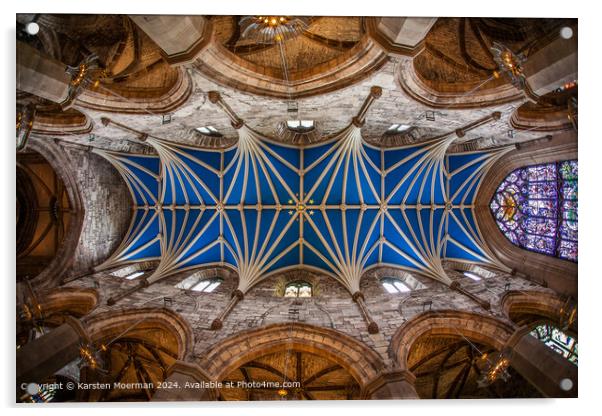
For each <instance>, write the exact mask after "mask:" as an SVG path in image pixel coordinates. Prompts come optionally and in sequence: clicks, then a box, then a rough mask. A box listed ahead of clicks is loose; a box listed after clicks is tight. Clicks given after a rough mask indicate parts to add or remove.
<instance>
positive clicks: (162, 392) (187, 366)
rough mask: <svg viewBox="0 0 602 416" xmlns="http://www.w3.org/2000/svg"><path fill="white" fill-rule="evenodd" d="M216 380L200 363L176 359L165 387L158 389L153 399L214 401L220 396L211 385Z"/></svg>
mask: <svg viewBox="0 0 602 416" xmlns="http://www.w3.org/2000/svg"><path fill="white" fill-rule="evenodd" d="M215 382H216V380H211V379H209V377H208V376H207V375H206V373H205V372H204V371H203V370H202V369H201V368H200V367H199V366H198V365H196V364H191V363H187V362H184V361H176V362H175V363H174V364H173V365H172V366H171V367H170V368H169V370H168V371H167V379H166V380H165V386H164V387H165V388H161V389H157V391H156V392H155V395H154V396H153V397H152V399H151V401H153V402H173V401H178V402H180V401H214V400H217V398H218V396H219V391H218V389H217V388H215V387H213V386H212V385H211V383H215ZM187 383H188V385H187ZM176 386H177V387H176Z"/></svg>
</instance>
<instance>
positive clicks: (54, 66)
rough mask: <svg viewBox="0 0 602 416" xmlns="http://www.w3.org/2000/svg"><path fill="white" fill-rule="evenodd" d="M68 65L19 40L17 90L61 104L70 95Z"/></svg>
mask: <svg viewBox="0 0 602 416" xmlns="http://www.w3.org/2000/svg"><path fill="white" fill-rule="evenodd" d="M66 68H67V67H66V65H65V64H63V63H62V62H60V61H57V60H56V59H53V58H51V57H50V56H46V55H44V54H42V53H41V52H39V51H38V50H37V49H35V48H34V47H32V46H30V45H28V44H26V43H23V42H20V41H17V90H21V91H25V92H28V93H30V94H33V95H37V96H38V97H42V98H45V99H47V100H50V101H52V102H55V103H58V104H61V103H63V102H65V101H66V100H67V98H68V97H69V83H70V81H71V77H70V76H69V74H67V72H65V69H66Z"/></svg>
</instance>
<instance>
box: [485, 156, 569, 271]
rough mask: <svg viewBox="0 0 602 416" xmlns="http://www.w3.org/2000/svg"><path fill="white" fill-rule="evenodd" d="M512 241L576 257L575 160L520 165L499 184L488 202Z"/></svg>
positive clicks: (551, 254)
mask: <svg viewBox="0 0 602 416" xmlns="http://www.w3.org/2000/svg"><path fill="white" fill-rule="evenodd" d="M490 208H491V212H492V213H493V216H494V217H495V220H496V222H497V225H498V227H499V228H500V230H501V231H502V232H503V233H504V235H505V236H506V238H508V240H510V241H511V242H512V243H513V244H515V245H517V246H519V247H521V248H524V249H527V250H531V251H536V252H538V253H542V254H547V255H549V256H556V257H559V258H562V259H567V260H571V261H577V231H578V230H577V161H576V160H569V161H564V162H556V163H547V164H544V165H536V166H529V167H525V168H520V169H517V170H515V171H513V172H512V173H511V174H509V175H508V176H507V177H506V179H504V181H503V182H502V184H501V185H500V186H499V187H498V189H497V191H496V193H495V195H494V196H493V199H492V201H491V204H490Z"/></svg>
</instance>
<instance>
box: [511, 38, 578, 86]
mask: <svg viewBox="0 0 602 416" xmlns="http://www.w3.org/2000/svg"><path fill="white" fill-rule="evenodd" d="M573 31H574V34H573V37H572V38H571V39H563V38H561V37H558V38H556V40H554V41H553V42H551V43H550V44H548V45H546V46H545V47H543V48H542V49H540V50H538V51H537V52H535V53H534V54H533V55H531V56H529V57H528V59H527V62H525V64H524V65H523V73H524V74H525V76H526V78H527V82H528V83H529V87H531V89H532V90H533V92H535V94H537V95H544V94H546V93H548V92H550V91H553V90H555V89H556V88H558V87H561V86H562V85H563V84H565V83H567V82H572V81H575V80H577V30H576V28H574V29H573Z"/></svg>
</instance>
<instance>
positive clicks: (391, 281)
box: [380, 277, 412, 293]
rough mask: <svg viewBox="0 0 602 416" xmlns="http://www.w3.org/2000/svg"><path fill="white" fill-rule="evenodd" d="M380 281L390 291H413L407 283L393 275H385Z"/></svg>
mask: <svg viewBox="0 0 602 416" xmlns="http://www.w3.org/2000/svg"><path fill="white" fill-rule="evenodd" d="M380 282H381V284H382V285H383V287H384V288H385V290H386V291H387V292H389V293H406V292H411V291H412V289H410V287H409V286H408V285H407V284H405V283H404V282H402V281H401V280H400V279H395V278H393V277H384V278H382V279H380Z"/></svg>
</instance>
